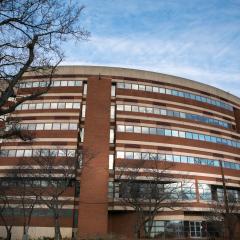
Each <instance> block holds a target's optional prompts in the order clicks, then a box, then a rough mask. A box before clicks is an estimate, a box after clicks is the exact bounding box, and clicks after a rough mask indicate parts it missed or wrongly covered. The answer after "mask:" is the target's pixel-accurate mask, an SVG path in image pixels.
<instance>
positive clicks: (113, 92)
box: [111, 85, 116, 97]
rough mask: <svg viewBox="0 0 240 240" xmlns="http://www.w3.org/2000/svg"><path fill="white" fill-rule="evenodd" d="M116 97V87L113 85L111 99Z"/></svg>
mask: <svg viewBox="0 0 240 240" xmlns="http://www.w3.org/2000/svg"><path fill="white" fill-rule="evenodd" d="M115 96H116V86H115V85H112V87H111V97H115Z"/></svg>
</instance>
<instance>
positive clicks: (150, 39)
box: [64, 0, 240, 96]
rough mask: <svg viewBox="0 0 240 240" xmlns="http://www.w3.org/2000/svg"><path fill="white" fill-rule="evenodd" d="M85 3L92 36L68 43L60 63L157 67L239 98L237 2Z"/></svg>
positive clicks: (239, 16) (239, 22) (239, 15)
mask: <svg viewBox="0 0 240 240" xmlns="http://www.w3.org/2000/svg"><path fill="white" fill-rule="evenodd" d="M85 2H86V5H87V6H88V4H89V8H88V12H87V14H85V15H88V14H89V16H88V17H87V18H86V20H85V22H86V25H87V27H90V29H89V30H90V31H92V38H91V39H90V41H88V42H82V43H80V44H77V45H74V44H73V43H71V42H68V43H67V46H66V49H67V58H66V61H65V62H64V63H65V64H69V63H71V64H88V65H90V64H91V65H108V66H120V67H129V68H140V69H145V70H151V71H158V72H162V73H167V74H170V75H177V76H181V77H186V78H190V79H193V80H197V81H201V82H204V83H208V84H210V85H213V86H216V87H219V88H222V89H225V90H226V91H230V92H231V93H233V94H236V95H238V96H240V91H239V90H240V67H239V62H240V13H239V11H238V10H237V9H238V8H237V6H238V1H234V0H231V1H229V3H228V4H226V3H225V4H219V2H223V1H219V0H213V1H205V0H201V1H199V0H196V1H185V0H182V1H175V0H171V1H157V2H156V1H150V0H131V1H128V3H124V4H123V2H122V1H116V0H113V1H109V0H106V1H96V2H95V1H94V3H93V2H92V1H87V0H86V1H85ZM180 2H181V3H180ZM183 2H185V3H186V4H185V5H184V3H183Z"/></svg>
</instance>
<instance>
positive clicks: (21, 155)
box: [16, 150, 24, 157]
mask: <svg viewBox="0 0 240 240" xmlns="http://www.w3.org/2000/svg"><path fill="white" fill-rule="evenodd" d="M23 154H24V150H17V151H16V157H23Z"/></svg>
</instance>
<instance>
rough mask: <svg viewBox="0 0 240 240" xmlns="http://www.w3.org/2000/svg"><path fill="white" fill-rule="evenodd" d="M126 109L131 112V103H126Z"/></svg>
mask: <svg viewBox="0 0 240 240" xmlns="http://www.w3.org/2000/svg"><path fill="white" fill-rule="evenodd" d="M124 110H125V111H129V112H131V110H132V108H131V105H125V106H124Z"/></svg>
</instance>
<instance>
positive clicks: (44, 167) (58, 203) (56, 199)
mask: <svg viewBox="0 0 240 240" xmlns="http://www.w3.org/2000/svg"><path fill="white" fill-rule="evenodd" d="M76 164H77V162H76V158H75V157H70V156H69V157H68V158H66V159H65V160H59V159H56V158H55V157H39V158H38V159H37V160H36V162H35V164H34V165H35V168H36V169H37V172H38V173H37V174H36V176H37V178H38V179H41V181H44V182H45V187H43V188H41V189H38V191H36V192H35V195H36V196H37V197H38V198H39V202H40V204H41V205H46V206H47V207H48V208H49V209H50V211H51V212H52V214H53V217H54V223H55V225H54V228H55V239H56V240H59V239H62V235H61V227H60V216H61V210H62V209H63V206H64V205H66V204H68V203H69V201H70V200H69V199H68V197H67V196H66V195H65V193H66V191H67V189H68V188H69V187H74V186H75V181H76V170H75V169H76ZM62 198H64V199H62Z"/></svg>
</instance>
